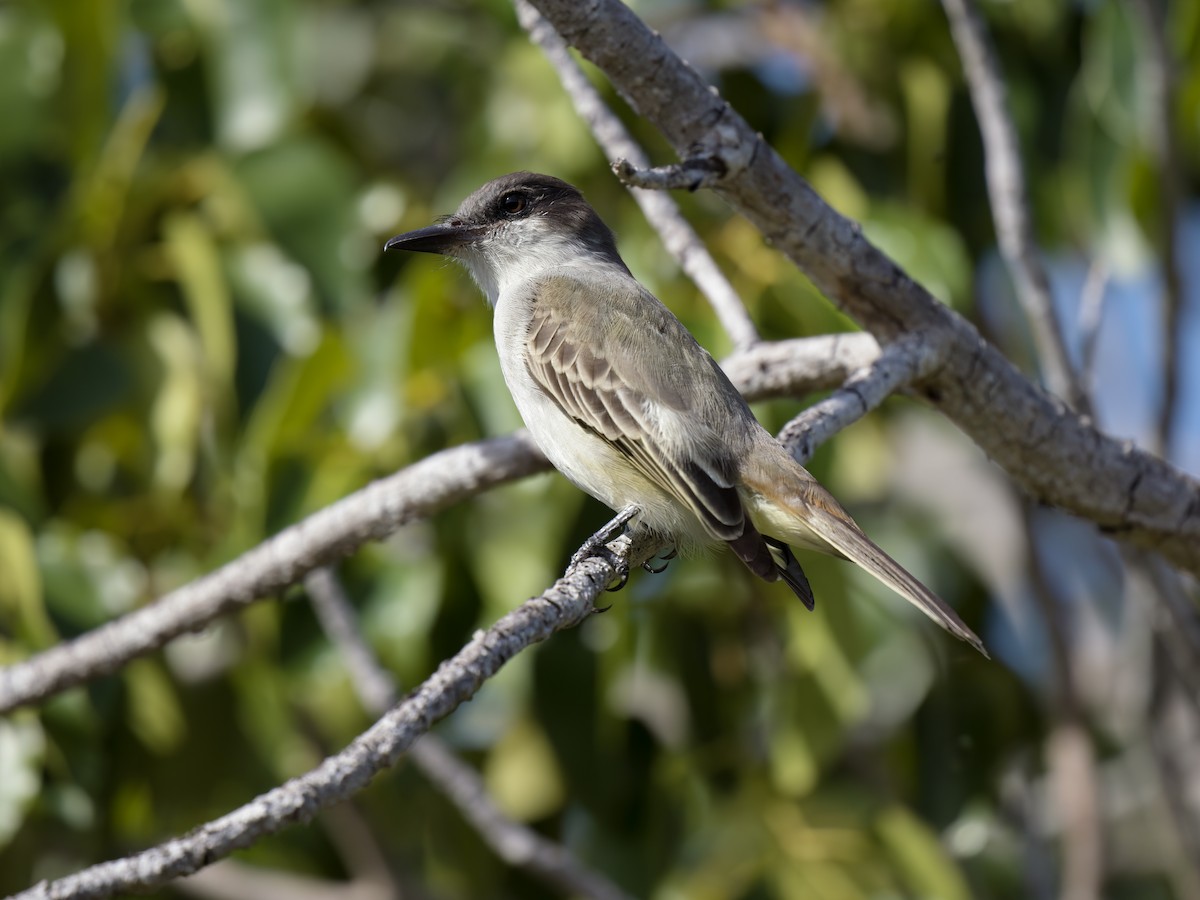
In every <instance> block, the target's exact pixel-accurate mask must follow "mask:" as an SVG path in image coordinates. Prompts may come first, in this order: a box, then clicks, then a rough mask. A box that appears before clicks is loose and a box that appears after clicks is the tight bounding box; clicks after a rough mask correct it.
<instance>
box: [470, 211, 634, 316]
mask: <svg viewBox="0 0 1200 900" xmlns="http://www.w3.org/2000/svg"><path fill="white" fill-rule="evenodd" d="M455 256H456V258H457V259H458V261H459V262H461V263H462V264H463V265H464V266H466V268H467V271H468V272H470V273H471V277H472V278H473V279H474V280H475V283H476V284H478V285H479V288H480V290H482V291H483V293H484V295H485V296H486V297H487V302H488V305H489V306H495V305H496V304H497V302H499V300H500V298H501V297H502V296H504V295H505V294H508V293H509V292H510V291H512V290H513V289H514V288H516V287H518V286H519V285H521V284H524V283H525V282H527V281H530V280H532V279H536V278H541V277H542V276H544V275H547V274H549V273H550V272H553V271H556V270H561V269H564V268H576V267H587V268H589V269H590V270H591V271H593V272H597V273H602V272H605V271H608V270H615V271H618V272H620V273H621V274H625V273H626V269H625V265H624V263H622V262H621V261H620V260H619V259H614V258H613V257H611V256H610V255H609V254H606V253H602V252H600V251H598V250H596V249H595V248H594V247H592V246H589V245H588V244H587V243H585V242H584V241H582V240H580V239H579V238H578V237H576V236H575V235H571V234H563V233H562V232H560V231H558V230H556V229H555V228H554V226H553V224H552V223H551V222H549V221H547V220H546V219H542V218H537V217H532V218H528V219H523V220H521V221H519V222H513V223H503V224H500V225H498V226H497V227H496V228H495V229H494V230H493V231H492V232H491V233H489V234H488V235H487V236H486V237H483V238H480V239H479V240H477V241H474V242H472V243H471V244H469V245H466V246H464V247H463V248H462V249H460V250H459V251H458V253H457V254H456V255H455Z"/></svg>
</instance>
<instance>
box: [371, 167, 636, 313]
mask: <svg viewBox="0 0 1200 900" xmlns="http://www.w3.org/2000/svg"><path fill="white" fill-rule="evenodd" d="M383 249H384V250H415V251H418V252H421V253H440V254H442V255H444V256H449V257H451V258H453V259H456V260H458V261H460V262H462V263H463V264H464V265H465V266H466V267H467V269H468V271H469V272H470V273H471V276H472V277H473V278H474V279H475V281H476V283H477V284H478V285H479V287H480V288H481V289H482V290H483V292H484V293H485V294H486V295H487V298H488V302H489V303H491V304H493V305H494V304H495V303H496V301H497V299H498V298H499V296H500V294H501V293H502V291H503V290H504V289H505V288H506V287H507V286H509V285H514V284H517V283H519V282H521V281H524V280H526V279H528V278H531V277H537V276H538V275H540V274H542V273H544V272H547V271H549V270H551V269H555V268H558V267H561V266H569V265H576V264H580V263H584V264H588V263H590V264H593V265H595V264H602V265H617V266H619V267H620V268H621V270H622V271H628V270H626V269H625V264H624V263H623V262H621V257H620V256H619V255H618V254H617V246H616V241H615V240H614V238H613V233H612V231H611V230H609V228H608V226H607V225H605V224H604V222H603V221H602V220H601V219H600V217H599V216H598V215H597V214H596V211H595V210H594V209H592V207H591V206H589V205H588V202H587V201H586V200H584V199H583V195H582V194H581V193H579V191H578V190H577V189H576V188H575V187H573V186H572V185H570V184H567V182H565V181H563V180H561V179H559V178H555V177H553V176H551V175H537V174H534V173H532V172H514V173H513V174H511V175H504V176H503V177H501V178H497V179H495V180H494V181H489V182H488V183H487V184H485V185H484V186H483V187H481V188H479V189H478V190H477V191H475V192H474V193H473V194H471V196H469V197H467V199H466V200H464V201H463V202H462V204H461V205H460V206H459V207H458V209H457V210H456V211H455V212H454V214H453V215H450V216H447V217H446V218H444V219H442V220H441V221H440V222H438V223H437V224H435V225H430V226H429V227H428V228H421V229H419V230H417V231H410V232H407V233H406V234H401V235H397V236H396V237H394V238H392V239H391V240H390V241H388V242H387V243H386V244H384V247H383Z"/></svg>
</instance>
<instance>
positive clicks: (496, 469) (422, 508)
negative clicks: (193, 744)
mask: <svg viewBox="0 0 1200 900" xmlns="http://www.w3.org/2000/svg"><path fill="white" fill-rule="evenodd" d="M547 468H549V463H548V462H546V460H545V458H544V457H543V456H542V455H541V453H540V452H538V450H537V449H536V448H535V447H534V446H533V442H532V441H531V440H530V438H529V436H528V435H527V434H525V433H524V432H520V433H518V434H516V435H512V436H509V437H503V438H493V439H491V440H487V441H478V442H476V443H473V444H464V445H462V446H460V447H454V448H451V449H449V450H443V451H442V452H440V453H435V454H433V455H432V456H430V457H427V458H426V459H423V460H422V461H421V462H418V463H415V464H414V465H411V466H409V467H408V468H406V469H403V470H401V471H400V472H397V473H396V474H395V475H391V476H389V477H388V478H384V479H381V480H379V481H376V482H374V483H373V484H371V485H369V486H367V487H366V488H364V489H363V490H361V491H358V492H356V493H354V494H351V495H350V496H349V497H346V498H344V499H342V500H339V501H338V502H337V503H334V504H333V505H332V506H328V507H326V508H325V509H322V510H320V511H319V512H316V513H313V514H312V515H311V516H309V517H308V518H306V519H304V520H303V521H301V522H299V523H297V524H295V525H292V526H291V527H289V528H285V529H284V530H283V531H281V532H279V533H278V534H277V535H275V536H274V537H272V538H269V539H267V540H266V541H264V542H263V543H261V544H259V545H258V546H257V547H255V548H253V549H252V550H248V551H247V552H246V553H243V554H242V555H241V556H240V557H238V558H237V559H236V560H234V561H232V562H230V563H227V564H226V565H224V566H222V567H221V568H219V569H217V570H216V571H215V572H212V573H210V574H209V575H205V576H204V577H203V578H199V579H197V580H196V581H193V582H191V583H189V584H187V585H184V586H183V587H181V588H179V589H177V590H174V591H171V592H170V593H169V594H165V595H164V596H162V597H160V598H159V599H158V600H156V601H154V602H153V603H150V604H148V605H146V606H143V607H142V608H141V609H138V610H136V611H134V612H131V613H128V614H127V615H124V616H121V617H120V618H118V619H114V620H113V621H112V622H108V623H106V624H104V625H101V626H100V627H99V628H96V629H94V630H93V631H89V632H87V633H86V634H83V635H80V636H79V637H77V638H75V639H74V640H72V641H67V642H65V643H62V644H58V645H56V646H54V647H51V648H49V649H48V650H44V651H42V652H41V653H39V654H38V655H36V656H34V657H33V658H31V659H29V660H26V661H25V662H22V663H17V664H15V665H11V666H7V667H5V668H2V669H0V712H5V711H7V710H10V709H12V708H13V707H16V706H20V705H22V704H25V703H30V702H32V701H35V700H40V699H42V698H43V697H47V696H49V695H50V694H53V693H56V692H58V691H61V690H63V689H65V688H68V687H71V686H72V685H76V684H80V683H82V682H84V681H87V680H88V679H91V678H95V677H96V676H98V675H104V674H106V673H108V672H112V671H115V670H116V669H117V668H119V667H120V666H121V665H123V664H124V663H126V662H128V661H129V660H130V659H132V658H134V657H136V656H141V655H143V654H145V653H148V652H150V651H151V650H154V649H155V648H157V647H161V646H162V645H163V644H165V643H167V641H169V640H171V639H172V638H175V637H178V636H179V635H181V634H184V633H185V632H189V631H199V630H200V629H201V628H203V627H204V626H205V625H207V624H208V623H209V622H211V621H213V619H215V618H217V617H218V616H220V615H223V614H224V613H227V612H230V611H232V610H234V609H238V608H240V607H243V606H246V605H248V604H250V603H252V602H254V601H255V600H257V599H259V598H260V597H264V596H267V595H270V594H275V593H278V592H279V591H282V590H283V589H284V588H286V587H288V586H289V585H292V584H295V583H296V582H298V581H299V580H300V579H301V578H303V577H304V574H305V573H306V572H308V571H310V570H311V569H314V568H316V567H317V566H320V565H324V564H325V563H329V562H332V561H334V560H337V559H341V558H342V557H345V556H347V555H349V554H350V553H352V552H353V551H354V550H356V549H358V548H359V547H361V546H362V545H363V544H365V543H366V542H367V541H371V540H378V539H380V538H383V537H386V536H387V535H389V534H391V533H392V532H393V531H395V530H396V529H397V528H399V527H400V526H401V525H404V524H406V523H408V522H412V521H414V520H415V519H419V518H422V517H424V516H428V515H430V514H431V513H434V512H436V511H438V510H440V509H444V508H445V507H447V506H451V505H452V504H454V503H457V502H459V501H460V500H462V499H464V498H466V497H469V496H472V495H473V494H476V493H479V492H480V491H482V490H485V489H487V488H489V487H494V486H496V485H498V484H503V483H505V482H508V481H512V480H514V479H517V478H522V477H524V476H526V475H531V474H533V473H534V472H541V471H543V470H545V469H547Z"/></svg>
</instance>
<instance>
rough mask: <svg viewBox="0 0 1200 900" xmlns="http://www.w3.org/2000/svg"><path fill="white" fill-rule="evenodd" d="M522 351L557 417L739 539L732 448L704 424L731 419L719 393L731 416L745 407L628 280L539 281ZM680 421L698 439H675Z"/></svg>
mask: <svg viewBox="0 0 1200 900" xmlns="http://www.w3.org/2000/svg"><path fill="white" fill-rule="evenodd" d="M647 334H649V335H650V336H651V337H653V341H652V342H650V343H649V347H647V343H648V342H647V340H646V336H647ZM633 340H637V341H638V342H639V347H640V348H641V349H640V350H639V351H637V352H634V351H632V350H631V341H633ZM525 349H526V365H527V366H528V369H529V373H530V375H532V377H533V379H534V380H535V381H536V382H537V383H538V385H540V386H541V388H542V389H543V390H544V391H545V392H546V394H547V395H548V396H549V397H550V398H551V399H553V400H554V402H555V403H556V404H557V405H558V407H559V408H560V409H561V410H562V411H563V412H564V413H566V414H567V415H568V416H570V417H571V418H572V419H574V420H575V421H576V422H578V423H579V424H580V425H581V426H582V427H584V428H586V429H587V430H589V431H591V432H592V433H593V434H596V435H597V436H599V437H601V438H603V439H604V440H605V441H608V442H609V443H610V444H611V445H612V446H613V447H615V448H616V449H617V450H619V451H620V452H621V453H622V454H624V455H625V456H626V457H627V458H628V459H629V461H630V463H631V464H632V465H633V466H634V467H635V468H636V469H637V470H638V471H639V472H640V473H641V474H642V475H644V476H645V477H646V478H647V479H648V480H649V481H651V482H652V483H654V484H656V485H658V486H659V487H660V488H661V489H662V490H663V491H664V492H666V493H667V494H669V495H671V496H673V497H675V498H676V499H677V500H678V501H679V502H680V503H682V504H684V505H685V506H686V507H688V508H689V509H691V510H692V511H693V512H694V513H695V514H696V516H697V517H698V518H699V520H700V521H701V522H702V523H703V525H704V527H705V529H706V530H707V531H708V532H709V533H710V534H711V535H712V536H713V537H714V538H715V539H720V540H726V541H728V540H733V539H735V538H738V537H740V536H741V535H742V534H743V532H744V530H745V526H746V518H745V512H744V510H743V508H742V503H741V499H740V498H739V497H738V493H737V490H736V488H735V487H734V484H733V477H732V473H733V472H734V471H735V469H734V460H733V458H732V455H731V454H732V452H733V449H734V448H730V447H728V446H727V445H723V444H722V441H721V440H720V439H719V438H718V435H720V432H721V429H719V428H713V427H712V423H713V420H712V418H711V417H712V416H719V415H725V416H729V415H731V413H730V412H728V406H726V407H725V411H723V410H722V404H721V402H720V401H721V400H723V401H724V403H725V404H728V403H729V402H730V398H729V397H728V396H725V395H726V393H727V392H731V393H732V395H733V397H734V398H736V400H734V401H733V405H734V411H733V413H732V415H737V414H738V412H739V409H738V406H739V405H740V407H741V408H745V404H744V401H742V399H741V395H740V394H738V393H737V391H736V389H734V388H733V386H732V385H731V384H729V381H728V379H727V378H725V375H724V373H722V372H721V370H720V368H719V367H718V366H717V365H716V363H715V362H713V359H712V357H711V356H709V355H708V353H707V352H705V350H704V349H703V348H701V347H700V345H699V344H697V343H696V341H695V339H694V338H693V337H692V336H691V334H690V333H689V332H688V331H687V329H686V328H684V327H683V325H682V324H681V323H680V322H679V320H678V319H676V318H675V316H674V315H672V314H671V312H670V311H669V310H667V308H666V307H664V306H663V305H662V304H661V303H660V302H659V301H658V300H657V299H655V298H654V296H653V295H652V294H650V293H649V292H648V291H646V290H645V289H644V288H642V287H641V285H639V284H638V283H637V282H636V281H634V280H633V279H632V278H628V277H623V278H614V279H610V280H602V279H586V280H585V279H582V278H578V277H564V276H555V277H548V278H543V279H541V280H539V282H538V283H537V285H536V286H535V291H534V311H533V316H532V318H531V320H530V323H529V329H528V331H527V333H526V344H525ZM681 414H686V415H685V416H681ZM746 414H747V415H749V411H748V410H747V413H746ZM681 421H686V422H687V423H688V424H689V425H690V426H691V427H692V428H694V429H696V430H697V433H692V434H682V433H681V424H680V423H681ZM709 432H712V433H711V434H709Z"/></svg>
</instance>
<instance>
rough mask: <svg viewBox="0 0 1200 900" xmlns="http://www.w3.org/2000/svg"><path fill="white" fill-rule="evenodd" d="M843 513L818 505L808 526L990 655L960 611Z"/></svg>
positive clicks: (949, 629)
mask: <svg viewBox="0 0 1200 900" xmlns="http://www.w3.org/2000/svg"><path fill="white" fill-rule="evenodd" d="M842 515H843V516H845V518H842V517H841V516H838V515H835V514H833V513H831V512H828V511H826V510H824V509H821V508H817V510H816V514H815V515H812V516H811V517H810V518H809V520H808V526H809V528H811V529H812V530H813V531H814V532H816V534H817V535H819V536H820V537H822V538H824V539H825V540H826V541H828V543H829V545H830V546H831V547H833V548H834V549H835V550H837V551H839V552H840V553H841V554H843V555H844V556H845V557H846V558H847V559H849V560H850V561H851V562H854V563H857V564H858V566H859V567H860V568H862V569H865V570H866V571H868V572H870V573H871V574H872V575H874V576H875V577H876V578H878V579H879V580H880V581H882V582H883V583H884V584H886V585H887V586H888V587H890V588H891V589H892V590H894V591H895V592H896V593H897V594H899V595H900V596H901V597H903V598H904V599H905V600H907V601H908V602H909V603H911V604H912V605H913V606H915V607H916V608H917V609H919V610H920V611H921V612H923V613H925V615H927V616H929V618H931V619H933V621H935V622H937V623H938V624H939V625H941V626H942V627H943V628H945V629H946V630H947V631H949V632H950V633H951V634H952V635H954V636H955V637H957V638H959V639H960V640H964V641H966V642H967V643H968V644H970V645H971V646H972V647H974V648H975V649H976V650H978V651H979V652H980V653H982V654H983V655H984V656H988V652H987V649H986V648H985V647H984V646H983V641H981V640H980V639H979V637H978V635H976V634H975V632H973V631H972V630H971V629H970V628H968V627H967V626H966V624H965V623H964V622H963V620H962V619H960V618H959V617H958V613H956V612H955V611H954V610H953V609H951V608H950V607H949V606H948V605H947V604H946V603H945V601H943V600H942V599H941V598H940V597H938V595H937V594H935V593H934V592H933V591H931V590H930V589H929V588H927V587H925V585H923V584H921V582H919V581H918V580H917V579H916V578H915V577H914V576H913V575H911V574H909V572H908V571H907V570H906V569H905V568H904V567H903V566H901V565H900V563H898V562H896V561H895V560H894V559H892V558H891V557H890V556H888V555H887V553H885V552H884V551H883V550H882V549H881V548H880V547H879V546H878V545H877V544H876V543H875V542H874V541H872V540H871V539H870V538H869V537H867V536H866V535H865V534H863V532H862V529H860V528H859V527H858V525H856V524H855V523H854V521H853V520H852V519H851V518H850V517H849V515H847V514H846V513H842ZM989 658H990V657H989Z"/></svg>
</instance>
